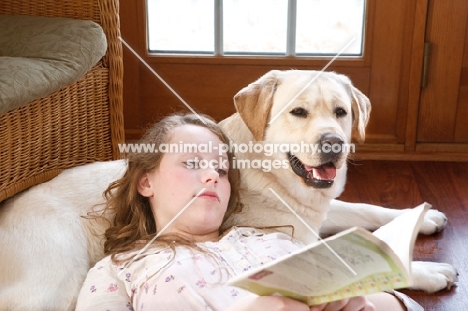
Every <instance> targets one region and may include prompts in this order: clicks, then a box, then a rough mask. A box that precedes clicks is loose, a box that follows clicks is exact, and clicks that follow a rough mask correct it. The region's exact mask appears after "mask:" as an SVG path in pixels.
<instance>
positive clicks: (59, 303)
mask: <svg viewBox="0 0 468 311" xmlns="http://www.w3.org/2000/svg"><path fill="white" fill-rule="evenodd" d="M311 81H312V83H310V82H311ZM303 88H304V90H302V89H303ZM296 95H298V96H297V98H295V96H296ZM291 99H294V100H293V101H291ZM290 101H291V103H289V102H290ZM235 103H236V107H237V110H238V111H239V112H238V113H236V114H234V115H233V116H231V117H230V118H228V119H226V120H224V121H223V122H222V123H221V124H222V126H223V127H224V129H225V130H226V131H227V132H228V133H229V134H230V136H231V137H232V138H233V140H234V143H236V144H238V145H239V144H242V143H245V146H247V147H248V145H249V142H250V143H251V144H254V143H255V144H262V146H263V151H264V152H262V153H255V151H254V154H252V153H248V152H247V153H243V152H238V153H237V160H238V161H237V162H236V163H238V164H239V165H242V163H241V160H251V162H252V163H254V160H256V162H255V163H256V164H255V165H258V164H260V167H259V168H254V169H252V168H250V169H249V168H247V167H245V168H242V167H241V172H242V175H243V176H242V181H243V182H244V184H243V186H244V187H245V191H243V192H242V196H243V200H244V202H246V210H245V212H244V213H243V214H241V215H238V218H237V219H231V220H230V221H231V223H239V224H243V225H245V224H247V223H249V224H251V225H255V226H257V225H258V226H268V225H273V226H275V225H284V224H290V225H294V226H295V229H296V230H295V235H296V236H297V237H298V238H301V239H303V240H304V241H311V240H314V239H316V237H315V236H311V235H310V231H308V230H306V229H305V227H304V226H303V224H301V223H299V222H298V220H297V218H296V217H295V216H294V215H293V214H292V213H291V212H290V211H289V210H288V209H287V208H286V207H285V204H288V205H289V206H290V207H291V208H292V209H293V210H294V211H295V212H296V213H298V214H300V216H301V217H302V218H304V219H305V220H306V221H307V222H308V224H309V225H310V226H311V227H312V228H313V229H314V230H319V228H322V229H323V231H325V230H326V231H334V230H341V229H343V228H345V227H348V226H350V225H360V226H363V227H366V228H369V229H376V228H377V227H379V226H380V225H382V224H383V223H385V222H387V221H390V220H391V219H393V218H394V217H396V216H397V215H399V214H400V213H401V211H398V210H391V209H384V208H381V207H376V206H370V205H364V204H349V203H344V202H339V201H334V200H333V199H334V198H336V197H337V196H338V195H339V194H340V193H341V191H342V190H343V187H344V184H345V178H346V157H347V155H348V153H349V151H348V150H347V149H345V146H346V145H347V144H349V143H350V139H351V132H352V130H353V129H354V131H355V135H356V137H357V138H358V139H360V140H363V139H364V134H365V126H366V123H367V120H368V118H369V112H370V104H369V100H368V99H367V98H366V96H364V95H363V94H362V93H361V92H360V91H358V90H357V89H356V88H354V87H353V86H352V84H351V82H350V81H349V79H348V78H347V77H345V76H342V75H338V74H334V73H323V74H319V73H318V72H313V71H285V72H282V71H272V72H269V73H267V74H266V75H265V76H263V77H262V78H260V79H259V80H258V81H256V82H254V83H252V84H251V85H249V86H247V87H246V88H244V89H243V90H241V91H240V92H239V93H238V94H237V95H236V97H235ZM275 117H276V119H275V120H273V118H275ZM301 142H302V143H305V144H309V145H310V146H309V147H310V148H315V149H311V150H309V151H305V150H301V149H299V150H296V149H297V148H291V150H285V151H284V152H282V150H283V149H281V148H282V146H283V147H284V145H280V144H289V145H290V146H292V147H294V146H295V144H300V143H301ZM275 146H278V148H280V149H278V150H279V151H280V152H271V155H270V148H271V147H275ZM255 147H259V146H255ZM296 147H297V146H296ZM302 147H304V149H305V148H306V146H302ZM254 150H256V149H255V148H254ZM318 150H321V151H320V152H319V151H318ZM240 151H241V150H240ZM244 164H246V162H244ZM125 168H126V162H125V161H124V160H119V161H110V162H97V163H93V164H88V165H84V166H81V167H77V168H74V169H68V170H65V171H64V172H62V173H61V174H60V175H59V176H57V177H56V178H54V179H52V180H51V181H49V182H46V183H43V184H40V185H37V186H35V187H32V188H30V189H29V190H27V191H24V192H22V193H21V194H19V195H17V196H15V197H14V198H10V199H8V200H6V201H4V202H2V203H1V204H0V249H1V252H0V306H2V307H6V308H7V309H9V310H74V305H75V301H76V297H77V295H78V292H79V289H80V288H81V284H82V282H83V281H84V278H85V276H86V273H87V271H88V270H89V269H90V268H91V267H92V266H93V265H94V264H95V263H96V261H98V260H99V259H101V258H102V256H103V247H102V244H101V243H102V241H101V238H100V237H99V236H96V235H95V234H96V233H101V234H102V232H104V230H105V225H106V224H105V223H99V222H95V221H90V220H88V219H83V218H82V217H81V215H86V214H87V213H88V212H89V211H90V210H91V209H92V208H93V206H95V205H96V204H100V203H103V202H104V199H103V196H102V193H103V191H104V190H105V189H106V188H107V186H108V185H109V183H111V182H112V181H114V180H116V179H118V178H119V177H120V176H121V175H122V174H123V172H124V171H125ZM270 188H271V189H272V190H273V191H274V192H272V191H271V190H269V189H270ZM276 195H277V196H276ZM327 215H328V217H327ZM109 218H111V216H109ZM445 221H446V219H445V216H444V215H443V214H442V213H440V212H437V211H431V213H429V214H427V216H426V219H425V222H424V226H423V230H422V231H423V232H424V233H426V234H430V233H433V232H435V231H437V230H440V229H442V228H443V226H444V224H445ZM413 271H414V273H415V288H420V289H423V290H426V291H428V292H434V291H437V290H441V289H443V288H446V287H450V286H451V285H452V283H453V282H455V281H456V271H455V269H454V268H452V267H451V266H450V265H447V264H442V263H433V264H432V263H418V264H416V265H415V266H414V269H413Z"/></svg>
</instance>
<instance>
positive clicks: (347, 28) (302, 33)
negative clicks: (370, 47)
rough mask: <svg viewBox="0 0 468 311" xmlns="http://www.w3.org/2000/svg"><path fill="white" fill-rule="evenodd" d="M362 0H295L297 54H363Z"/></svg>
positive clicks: (363, 1) (363, 16)
mask: <svg viewBox="0 0 468 311" xmlns="http://www.w3.org/2000/svg"><path fill="white" fill-rule="evenodd" d="M364 3H365V0H297V27H296V53H297V54H336V53H338V52H339V51H340V50H341V49H342V48H344V47H345V46H346V44H347V43H349V42H350V41H351V40H352V39H353V38H355V39H354V41H353V43H352V44H351V45H350V46H349V47H348V48H347V49H346V50H345V51H344V52H343V54H342V55H362V45H363V44H362V42H363V32H364V27H363V23H364V18H365V14H364V12H365V10H364Z"/></svg>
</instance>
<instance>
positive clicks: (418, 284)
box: [410, 261, 458, 293]
mask: <svg viewBox="0 0 468 311" xmlns="http://www.w3.org/2000/svg"><path fill="white" fill-rule="evenodd" d="M411 269H412V277H413V285H412V286H411V287H410V289H417V290H423V291H425V292H428V293H433V292H437V291H439V290H442V289H450V288H451V287H452V285H454V284H455V282H457V281H458V272H457V269H455V268H454V267H453V266H452V265H450V264H447V263H440V262H429V261H413V262H412V265H411Z"/></svg>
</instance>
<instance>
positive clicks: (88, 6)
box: [0, 0, 124, 201]
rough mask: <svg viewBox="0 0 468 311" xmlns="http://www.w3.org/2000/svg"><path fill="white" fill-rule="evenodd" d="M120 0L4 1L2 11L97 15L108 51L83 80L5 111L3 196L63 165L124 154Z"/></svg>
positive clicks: (0, 161)
mask: <svg viewBox="0 0 468 311" xmlns="http://www.w3.org/2000/svg"><path fill="white" fill-rule="evenodd" d="M118 3H119V1H118V0H80V1H76V0H61V1H57V0H1V1H0V14H9V15H35V16H48V17H52V16H58V17H68V18H75V19H87V20H92V21H94V22H96V23H98V24H100V25H101V27H102V28H103V30H104V33H105V35H106V37H107V44H108V49H107V52H106V55H105V56H104V57H103V58H102V59H101V61H99V63H98V64H96V65H95V66H94V67H93V68H92V69H91V70H90V71H89V72H88V73H87V74H86V75H85V76H84V77H83V78H81V79H80V80H79V81H77V82H75V83H73V84H71V85H69V86H67V87H65V88H63V89H61V90H59V91H57V92H55V93H53V94H51V95H49V96H47V97H44V98H41V99H38V100H35V101H33V102H31V103H29V104H27V105H26V106H23V107H19V108H16V109H14V110H12V111H9V112H7V113H4V114H2V115H0V172H1V173H0V201H3V200H4V199H6V198H8V197H11V196H13V195H15V194H16V193H18V192H20V191H22V190H24V189H26V188H29V187H31V186H33V185H36V184H38V183H41V182H45V181H47V180H50V179H52V178H53V177H55V176H56V175H58V174H59V173H60V172H61V171H62V170H63V169H65V168H70V167H74V166H77V165H82V164H86V163H91V162H95V161H105V160H113V159H118V158H120V157H121V156H120V153H119V149H118V144H119V143H121V142H123V140H124V126H123V99H122V89H123V85H122V83H123V63H122V45H121V42H120V40H119V36H120V28H119V27H120V26H119V16H118Z"/></svg>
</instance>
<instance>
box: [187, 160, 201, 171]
mask: <svg viewBox="0 0 468 311" xmlns="http://www.w3.org/2000/svg"><path fill="white" fill-rule="evenodd" d="M183 164H185V166H186V167H187V168H190V169H197V168H198V163H197V162H196V161H193V160H188V161H185V162H183Z"/></svg>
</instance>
